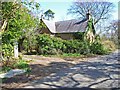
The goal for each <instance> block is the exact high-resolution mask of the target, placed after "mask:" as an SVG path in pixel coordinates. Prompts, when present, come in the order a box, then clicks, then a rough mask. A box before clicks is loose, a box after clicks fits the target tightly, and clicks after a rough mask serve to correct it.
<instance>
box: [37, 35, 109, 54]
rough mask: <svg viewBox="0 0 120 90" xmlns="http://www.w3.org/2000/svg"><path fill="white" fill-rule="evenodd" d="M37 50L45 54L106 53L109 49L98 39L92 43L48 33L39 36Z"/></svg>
mask: <svg viewBox="0 0 120 90" xmlns="http://www.w3.org/2000/svg"><path fill="white" fill-rule="evenodd" d="M37 46H38V48H37V52H38V53H39V54H44V55H49V54H50V55H53V54H63V53H78V54H84V55H86V54H90V53H93V54H106V53H107V49H105V48H104V46H103V45H102V44H101V43H100V42H98V41H96V42H94V43H92V44H90V43H89V42H87V41H84V40H83V41H81V40H62V39H61V38H57V37H51V36H50V35H47V34H40V35H38V36H37Z"/></svg>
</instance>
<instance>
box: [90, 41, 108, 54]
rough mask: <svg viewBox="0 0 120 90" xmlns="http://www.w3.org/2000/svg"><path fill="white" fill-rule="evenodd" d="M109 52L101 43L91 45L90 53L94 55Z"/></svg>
mask: <svg viewBox="0 0 120 90" xmlns="http://www.w3.org/2000/svg"><path fill="white" fill-rule="evenodd" d="M107 51H108V50H107V49H105V47H104V46H103V45H102V44H101V43H100V42H94V43H92V44H91V45H90V52H91V53H93V54H100V55H101V54H107Z"/></svg>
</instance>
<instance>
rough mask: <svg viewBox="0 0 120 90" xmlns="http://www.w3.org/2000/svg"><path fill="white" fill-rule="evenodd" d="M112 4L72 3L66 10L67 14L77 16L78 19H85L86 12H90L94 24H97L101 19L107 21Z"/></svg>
mask: <svg viewBox="0 0 120 90" xmlns="http://www.w3.org/2000/svg"><path fill="white" fill-rule="evenodd" d="M113 8H114V4H113V3H111V2H80V1H79V0H78V1H76V2H73V4H72V5H71V7H70V8H69V9H68V14H72V15H77V17H79V18H85V17H86V12H87V11H88V10H90V12H91V14H92V16H93V17H94V19H95V20H94V24H97V23H98V22H99V21H100V20H102V19H109V17H110V15H111V12H112V11H113Z"/></svg>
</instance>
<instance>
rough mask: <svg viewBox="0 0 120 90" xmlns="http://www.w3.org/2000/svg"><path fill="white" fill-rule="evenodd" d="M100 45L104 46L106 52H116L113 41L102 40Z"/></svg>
mask: <svg viewBox="0 0 120 90" xmlns="http://www.w3.org/2000/svg"><path fill="white" fill-rule="evenodd" d="M101 43H102V44H103V45H104V47H105V48H106V49H107V50H108V51H110V52H111V51H114V50H116V45H115V43H114V42H113V41H110V40H102V41H101Z"/></svg>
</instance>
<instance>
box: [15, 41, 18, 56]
mask: <svg viewBox="0 0 120 90" xmlns="http://www.w3.org/2000/svg"><path fill="white" fill-rule="evenodd" d="M14 57H15V58H18V42H15V43H14Z"/></svg>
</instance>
